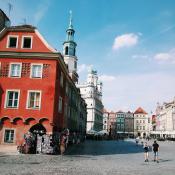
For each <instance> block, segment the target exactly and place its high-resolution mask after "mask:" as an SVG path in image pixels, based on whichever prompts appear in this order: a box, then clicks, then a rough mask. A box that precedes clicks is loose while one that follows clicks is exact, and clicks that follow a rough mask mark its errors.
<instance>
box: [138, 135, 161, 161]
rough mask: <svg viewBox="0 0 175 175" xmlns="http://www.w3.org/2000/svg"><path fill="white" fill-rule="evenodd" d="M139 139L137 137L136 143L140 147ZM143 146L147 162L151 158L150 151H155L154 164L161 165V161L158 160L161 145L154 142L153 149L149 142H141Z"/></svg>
mask: <svg viewBox="0 0 175 175" xmlns="http://www.w3.org/2000/svg"><path fill="white" fill-rule="evenodd" d="M139 139H140V138H139V137H137V138H136V139H135V141H136V146H138V144H139ZM141 145H142V146H143V150H144V158H145V162H149V160H148V158H149V151H151V150H152V151H153V152H154V162H157V163H159V159H158V152H159V144H158V143H157V142H156V140H155V141H154V143H153V145H152V147H151V146H149V145H148V143H147V142H145V143H144V140H143V139H142V140H141Z"/></svg>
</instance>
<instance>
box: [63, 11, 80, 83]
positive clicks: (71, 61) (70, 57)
mask: <svg viewBox="0 0 175 175" xmlns="http://www.w3.org/2000/svg"><path fill="white" fill-rule="evenodd" d="M66 33H67V34H66V41H65V42H64V43H63V55H64V62H65V63H66V64H67V66H68V70H69V75H70V77H71V78H72V80H73V81H74V82H75V83H78V74H77V60H78V59H77V57H76V46H77V44H76V42H75V41H74V34H75V30H74V29H73V25H72V12H71V11H70V19H69V26H68V29H67V30H66Z"/></svg>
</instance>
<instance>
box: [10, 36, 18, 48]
mask: <svg viewBox="0 0 175 175" xmlns="http://www.w3.org/2000/svg"><path fill="white" fill-rule="evenodd" d="M17 46H18V36H8V41H7V48H17Z"/></svg>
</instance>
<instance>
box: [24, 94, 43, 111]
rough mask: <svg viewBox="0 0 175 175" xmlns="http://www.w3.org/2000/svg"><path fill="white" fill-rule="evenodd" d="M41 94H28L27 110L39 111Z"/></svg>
mask: <svg viewBox="0 0 175 175" xmlns="http://www.w3.org/2000/svg"><path fill="white" fill-rule="evenodd" d="M40 104H41V92H38V91H37V92H35V91H29V92H28V104H27V108H28V109H30V108H31V109H40Z"/></svg>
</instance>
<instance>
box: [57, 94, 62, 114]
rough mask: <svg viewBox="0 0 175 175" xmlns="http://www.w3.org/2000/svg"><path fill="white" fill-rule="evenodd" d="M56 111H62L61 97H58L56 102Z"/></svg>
mask: <svg viewBox="0 0 175 175" xmlns="http://www.w3.org/2000/svg"><path fill="white" fill-rule="evenodd" d="M58 112H60V113H61V112H62V97H59V102H58Z"/></svg>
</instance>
